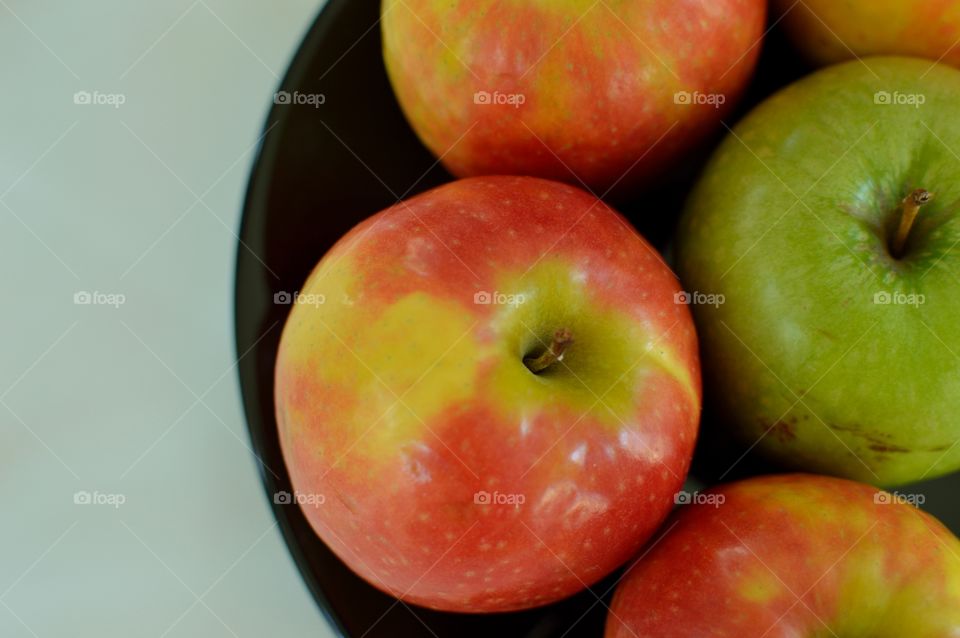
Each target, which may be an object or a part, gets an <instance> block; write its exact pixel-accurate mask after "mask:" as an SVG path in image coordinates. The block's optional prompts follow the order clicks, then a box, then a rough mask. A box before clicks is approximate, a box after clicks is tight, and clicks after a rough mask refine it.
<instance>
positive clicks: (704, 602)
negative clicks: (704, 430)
mask: <svg viewBox="0 0 960 638" xmlns="http://www.w3.org/2000/svg"><path fill="white" fill-rule="evenodd" d="M915 496H917V495H905V494H889V493H887V492H883V491H881V490H878V489H877V488H875V487H871V486H869V485H865V484H862V483H854V482H852V481H847V480H844V479H836V478H829V477H825V476H816V475H812V474H787V475H776V476H768V477H760V478H754V479H748V480H745V481H741V482H738V483H732V484H729V485H725V486H720V487H716V488H714V489H712V490H710V491H709V492H707V493H706V494H704V495H702V498H700V499H695V500H696V501H699V503H700V504H695V505H688V506H684V507H683V508H681V509H680V510H679V511H678V512H677V514H676V515H675V516H674V517H673V518H672V519H671V521H670V522H669V523H668V524H667V526H666V528H665V529H666V531H665V533H664V535H663V537H662V538H661V539H660V540H659V541H658V542H656V543H654V544H652V546H651V548H650V549H649V551H648V552H647V554H646V555H644V556H642V557H641V558H640V559H639V560H638V561H637V562H636V563H635V564H634V565H633V566H631V568H630V569H629V570H628V571H627V573H626V576H625V577H624V579H623V581H622V582H621V583H620V585H619V587H618V589H617V592H616V594H615V595H614V598H613V603H612V605H611V607H610V614H609V615H608V617H607V629H606V634H605V635H606V637H607V638H653V637H655V638H690V637H691V636H735V637H737V638H761V637H763V638H797V637H799V636H811V637H812V636H870V638H905V637H907V636H909V637H910V638H950V637H955V636H960V540H958V539H957V537H955V536H954V535H953V534H952V533H950V531H949V530H947V528H945V527H944V526H943V525H942V524H941V523H940V522H939V521H937V520H936V519H935V518H933V517H932V516H930V515H929V514H926V513H925V512H922V511H920V510H918V509H916V508H915V507H913V505H911V504H910V503H911V502H913V501H915V500H919V499H916V498H911V497H915Z"/></svg>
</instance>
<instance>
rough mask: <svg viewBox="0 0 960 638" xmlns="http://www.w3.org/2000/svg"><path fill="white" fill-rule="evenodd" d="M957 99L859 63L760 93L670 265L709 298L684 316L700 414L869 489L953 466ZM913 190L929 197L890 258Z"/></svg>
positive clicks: (957, 344)
mask: <svg viewBox="0 0 960 638" xmlns="http://www.w3.org/2000/svg"><path fill="white" fill-rule="evenodd" d="M883 92H886V94H888V95H889V96H891V97H890V99H886V98H884V97H883V96H884V93H883ZM878 96H879V97H878ZM898 96H899V97H898ZM904 96H907V97H904ZM909 96H914V98H913V99H912V104H911V103H910V102H911V99H910V97H909ZM916 96H922V99H921V98H919V97H916ZM877 102H881V103H877ZM883 102H892V103H883ZM920 102H922V104H921V103H920ZM958 105H960V71H957V70H955V69H953V68H950V67H948V66H945V65H934V66H931V63H930V62H929V61H926V60H919V59H912V58H894V57H887V58H866V59H864V60H863V61H862V62H860V61H854V62H849V63H845V64H842V65H838V66H834V67H829V68H826V69H823V70H821V71H819V72H817V73H815V74H813V75H811V76H808V77H806V78H804V79H802V80H800V81H799V82H797V83H795V84H793V85H791V86H789V87H787V88H785V89H784V90H782V91H781V92H779V93H777V94H776V95H774V96H773V97H771V98H769V99H768V100H767V101H765V102H764V103H762V104H761V105H760V106H758V107H757V108H756V109H755V110H754V111H753V112H751V113H750V114H749V115H748V116H747V117H746V118H745V119H744V120H743V121H741V122H740V123H739V124H738V125H737V127H736V128H735V129H734V130H733V132H732V133H731V134H730V135H728V137H727V139H725V140H724V142H723V143H722V144H721V146H720V148H719V149H718V150H717V151H716V153H715V155H714V156H713V157H712V158H711V160H710V163H709V165H708V166H707V168H706V169H705V172H704V175H703V176H702V177H701V179H700V181H699V182H698V184H697V185H696V187H695V189H694V191H693V192H692V193H691V195H690V198H689V200H688V203H687V206H686V210H685V212H684V215H683V217H682V219H681V222H680V227H679V229H678V238H677V255H678V272H679V274H680V276H681V281H683V283H684V286H685V287H686V289H687V290H688V291H691V292H692V291H698V292H701V293H706V294H711V293H712V294H717V295H723V296H724V297H723V301H724V303H723V304H720V305H714V306H711V305H705V304H704V305H697V306H694V314H695V320H696V322H697V327H698V331H699V335H700V337H701V344H702V356H703V365H704V379H705V387H706V388H709V392H708V394H709V395H710V396H709V399H708V400H709V403H708V405H709V404H710V403H712V405H713V408H712V413H713V416H714V417H715V419H716V420H717V421H718V422H719V426H720V427H728V428H730V429H731V430H732V431H733V432H735V433H736V434H737V435H738V436H739V437H740V439H742V441H743V442H744V444H745V445H754V444H755V445H756V448H757V449H758V450H759V451H761V452H762V453H764V454H765V455H766V456H768V457H770V458H772V459H773V460H775V461H778V462H780V463H782V464H783V465H785V466H788V467H792V468H796V469H803V470H808V471H815V472H821V473H826V474H832V475H837V476H843V477H848V478H853V479H858V480H861V481H867V482H870V483H874V484H878V485H896V484H903V483H907V482H911V481H915V480H919V479H921V478H931V477H934V476H937V475H942V474H945V473H948V472H951V471H953V470H956V469H957V468H958V467H960V445H958V444H957V442H958V440H960V358H958V356H960V244H958V242H960V215H958V213H960V210H958V202H960V157H958V155H957V153H960V118H958V117H957V108H958ZM914 188H925V189H927V190H929V191H930V192H932V193H934V195H935V196H934V199H933V201H932V202H930V203H928V204H926V205H925V206H923V207H922V208H921V211H920V213H919V216H918V218H917V221H916V222H915V224H914V226H913V227H912V229H911V231H910V234H909V235H908V239H907V244H906V249H905V253H904V254H903V255H902V256H901V258H900V259H895V258H894V257H892V256H891V252H890V250H889V248H888V246H889V244H890V238H891V236H892V235H893V234H894V233H895V230H896V227H897V226H898V225H899V223H900V218H901V208H900V202H901V201H902V200H903V198H904V197H905V196H906V195H907V194H908V193H910V192H911V191H912V189H914ZM876 295H879V297H875V296H876ZM886 295H890V297H889V299H888V300H891V299H893V300H896V301H897V302H896V303H886V304H885V303H877V301H878V300H879V301H883V299H884V296H886ZM909 295H915V297H910V296H909ZM920 295H922V297H920ZM920 301H922V303H919V302H920ZM911 302H918V303H911Z"/></svg>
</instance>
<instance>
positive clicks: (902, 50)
mask: <svg viewBox="0 0 960 638" xmlns="http://www.w3.org/2000/svg"><path fill="white" fill-rule="evenodd" d="M772 7H773V9H772V10H773V12H774V13H776V14H777V17H779V16H782V19H781V21H780V24H782V25H783V28H784V30H785V31H786V32H787V34H788V35H789V37H790V39H791V40H792V41H793V43H794V45H795V46H796V47H797V48H798V49H799V50H800V51H802V52H803V53H804V55H805V56H806V57H807V58H809V59H810V60H812V61H813V62H815V63H817V64H821V65H823V64H833V63H835V62H842V61H844V60H852V59H854V58H855V57H861V58H862V57H865V56H871V55H909V56H916V57H923V58H928V59H930V60H935V61H942V62H945V63H947V64H952V65H954V66H960V46H958V44H960V3H957V2H953V1H952V0H842V1H838V0H803V2H796V1H795V0H773V4H772Z"/></svg>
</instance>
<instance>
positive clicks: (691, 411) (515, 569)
mask: <svg viewBox="0 0 960 638" xmlns="http://www.w3.org/2000/svg"><path fill="white" fill-rule="evenodd" d="M680 294H681V293H680V288H679V284H678V282H677V280H676V278H675V276H674V275H673V273H672V272H671V271H670V270H669V268H668V267H667V266H666V265H665V264H664V263H663V261H662V259H661V257H660V255H659V254H657V252H656V251H655V250H654V249H653V248H652V247H651V246H650V245H649V244H647V243H646V241H645V240H644V239H643V238H642V237H640V236H639V235H638V234H637V233H636V232H635V231H634V230H633V229H632V228H631V227H630V226H629V225H628V224H627V222H626V221H625V220H624V219H623V218H622V217H621V216H620V215H619V214H617V213H616V212H614V211H613V210H612V209H610V208H608V207H607V206H606V205H605V204H604V203H602V202H601V201H600V200H598V199H596V198H594V197H592V196H590V195H588V194H586V193H584V192H583V191H580V190H579V189H576V188H574V187H571V186H568V185H565V184H559V183H556V182H550V181H546V180H541V179H536V178H529V177H485V178H471V179H466V180H460V181H457V182H453V183H450V184H447V185H444V186H441V187H439V188H437V189H434V190H432V191H428V192H427V193H424V194H421V195H419V196H417V197H415V198H412V199H410V200H408V201H404V202H400V203H398V204H397V205H395V206H393V207H391V208H389V209H387V210H385V211H383V212H381V213H379V214H377V215H374V216H373V217H371V218H369V219H368V220H366V221H364V222H362V223H361V224H360V225H358V226H356V227H355V228H354V229H353V230H352V231H350V232H349V233H348V234H347V235H346V236H344V237H343V238H342V239H341V240H340V241H339V242H338V243H337V244H336V245H335V246H334V247H333V248H332V249H331V250H330V251H329V252H328V253H327V254H326V255H325V256H324V257H323V259H322V260H321V261H320V263H319V264H318V265H317V267H316V268H315V269H314V271H313V273H312V274H311V275H310V277H309V279H308V280H307V282H306V283H305V285H304V286H303V288H302V289H301V290H300V291H298V292H297V293H296V294H295V295H292V296H291V297H290V298H286V299H283V300H281V302H292V303H293V307H292V310H291V313H290V315H289V317H288V319H287V323H286V325H285V327H284V330H283V335H282V337H281V341H280V348H279V353H278V357H277V362H276V371H275V400H276V414H277V422H278V427H279V433H280V440H281V445H282V449H283V454H284V459H285V462H286V464H287V467H288V469H289V472H290V476H291V480H292V484H293V487H294V488H295V491H296V492H295V494H294V495H292V498H295V500H296V502H298V503H300V504H301V506H302V508H303V510H304V512H305V514H306V516H307V518H308V520H309V521H310V523H311V525H312V526H313V528H314V529H315V531H316V532H317V534H318V535H319V536H320V537H321V538H322V539H323V540H324V541H325V542H326V543H327V544H328V545H329V546H330V547H331V549H333V551H334V552H335V553H336V554H337V555H338V556H339V557H340V558H341V559H342V560H343V561H344V562H345V563H346V564H347V565H349V566H350V567H351V568H352V569H353V570H354V571H355V572H356V573H358V574H359V575H360V576H362V577H363V578H365V579H366V580H367V581H369V582H370V583H371V584H372V585H374V586H376V587H378V588H380V589H382V590H384V591H386V592H388V593H390V594H392V595H394V596H396V597H398V598H400V599H402V600H404V601H406V602H412V603H416V604H420V605H424V606H428V607H432V608H436V609H442V610H447V611H461V612H490V611H506V610H515V609H524V608H529V607H535V606H539V605H543V604H547V603H549V602H552V601H555V600H558V599H561V598H564V597H566V596H569V595H571V594H573V593H575V592H576V591H578V590H580V589H582V588H584V587H585V586H587V585H589V584H591V583H594V582H596V581H597V580H599V579H600V578H602V577H604V576H606V575H607V574H609V573H610V572H611V571H612V570H614V569H615V568H616V567H618V566H619V565H620V564H622V563H623V562H624V561H626V560H627V559H628V558H629V557H630V556H631V555H632V554H633V553H634V552H636V550H637V549H638V548H639V547H640V546H641V545H642V544H643V543H644V542H645V541H646V540H647V539H648V538H649V537H650V535H651V534H652V533H653V532H654V530H655V529H656V528H657V526H658V525H659V524H660V523H661V522H662V520H663V519H664V517H665V516H666V515H667V514H668V512H669V511H670V509H671V507H672V505H673V495H674V493H675V492H676V491H677V490H678V489H679V488H680V486H681V485H682V483H683V480H684V478H685V475H686V472H687V469H688V467H689V463H690V458H691V455H692V450H693V446H694V443H695V439H696V434H697V426H698V420H699V411H700V377H699V363H698V354H697V341H696V335H695V332H694V328H693V322H692V318H691V316H690V313H689V308H688V307H687V306H686V305H685V304H683V303H678V302H677V298H678V295H680Z"/></svg>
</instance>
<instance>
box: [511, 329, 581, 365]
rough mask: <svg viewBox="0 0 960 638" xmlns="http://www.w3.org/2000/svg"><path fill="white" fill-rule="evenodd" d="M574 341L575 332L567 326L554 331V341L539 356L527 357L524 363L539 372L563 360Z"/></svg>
mask: <svg viewBox="0 0 960 638" xmlns="http://www.w3.org/2000/svg"><path fill="white" fill-rule="evenodd" d="M571 343H573V333H571V332H570V331H569V330H567V329H566V328H560V329H559V330H557V331H556V332H555V333H553V342H552V343H551V344H550V346H549V347H548V348H547V349H546V350H544V351H543V352H542V353H541V354H540V355H539V356H537V357H526V358H524V360H523V364H524V365H525V366H527V367H528V368H529V369H530V372H532V373H534V374H538V373H540V372H542V371H544V370H546V369H547V368H549V367H550V366H552V365H553V364H554V363H556V362H557V361H563V353H564V352H565V351H566V349H567V347H568V346H569V345H570V344H571Z"/></svg>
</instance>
